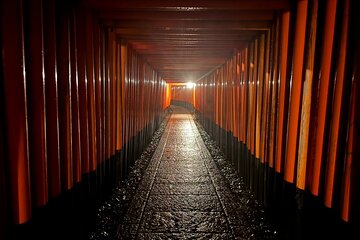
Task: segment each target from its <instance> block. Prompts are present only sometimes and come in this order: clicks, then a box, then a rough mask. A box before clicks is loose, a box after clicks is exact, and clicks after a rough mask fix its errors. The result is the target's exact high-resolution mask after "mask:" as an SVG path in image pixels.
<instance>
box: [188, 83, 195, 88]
mask: <svg viewBox="0 0 360 240" xmlns="http://www.w3.org/2000/svg"><path fill="white" fill-rule="evenodd" d="M194 85H195V84H194V83H192V82H188V83H186V87H187V88H193V87H194Z"/></svg>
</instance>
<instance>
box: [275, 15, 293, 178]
mask: <svg viewBox="0 0 360 240" xmlns="http://www.w3.org/2000/svg"><path fill="white" fill-rule="evenodd" d="M289 31H290V11H289V10H286V11H284V12H283V13H282V14H281V40H280V42H281V47H280V49H281V50H280V60H279V71H280V79H279V85H280V86H279V110H278V111H279V112H278V118H277V141H276V159H275V171H276V172H278V173H282V172H283V163H284V156H285V154H284V152H285V151H284V149H285V147H284V146H285V136H286V134H285V132H286V126H287V124H286V121H285V115H286V114H287V104H286V101H287V85H288V83H287V82H288V80H287V79H288V61H289V56H288V55H289Z"/></svg>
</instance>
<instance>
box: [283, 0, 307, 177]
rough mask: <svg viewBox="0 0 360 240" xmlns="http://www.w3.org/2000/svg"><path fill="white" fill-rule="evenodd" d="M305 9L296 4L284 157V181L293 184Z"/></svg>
mask: <svg viewBox="0 0 360 240" xmlns="http://www.w3.org/2000/svg"><path fill="white" fill-rule="evenodd" d="M307 7H308V2H307V0H299V1H298V2H297V12H296V24H295V37H294V53H293V65H292V78H291V79H290V81H291V82H290V86H291V90H290V91H291V92H290V108H289V121H288V122H289V125H288V134H287V142H286V155H285V156H286V157H285V180H286V181H288V182H290V183H292V182H294V174H295V165H296V153H297V147H298V146H297V144H298V129H299V116H300V99H301V98H300V96H301V91H302V77H303V63H304V47H305V34H306V17H307Z"/></svg>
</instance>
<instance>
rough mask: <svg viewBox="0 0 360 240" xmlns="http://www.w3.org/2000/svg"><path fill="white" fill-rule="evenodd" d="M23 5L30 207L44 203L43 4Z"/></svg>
mask: <svg viewBox="0 0 360 240" xmlns="http://www.w3.org/2000/svg"><path fill="white" fill-rule="evenodd" d="M25 4H26V10H27V11H25V12H26V18H25V26H26V35H25V43H26V52H25V53H26V55H25V59H26V66H27V71H26V73H27V99H28V124H29V130H28V133H29V153H30V158H29V160H30V166H31V179H32V181H31V186H32V189H33V190H32V192H33V194H32V196H33V199H34V201H35V202H34V204H35V205H36V206H37V207H39V206H42V205H44V204H45V203H46V202H47V201H48V178H47V149H46V146H47V145H46V141H47V140H46V107H45V83H46V76H45V68H44V31H43V1H42V0H35V1H25Z"/></svg>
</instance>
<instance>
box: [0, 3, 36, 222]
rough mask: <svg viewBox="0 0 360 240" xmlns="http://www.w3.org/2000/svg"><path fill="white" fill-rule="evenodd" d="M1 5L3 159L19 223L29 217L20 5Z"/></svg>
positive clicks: (14, 212)
mask: <svg viewBox="0 0 360 240" xmlns="http://www.w3.org/2000/svg"><path fill="white" fill-rule="evenodd" d="M1 5H2V9H1V17H2V21H1V24H2V27H1V29H2V33H1V41H2V68H3V69H2V70H3V88H4V90H3V91H4V99H5V103H4V105H5V117H4V122H5V124H6V126H7V128H6V130H5V142H6V149H7V152H6V157H7V163H8V166H9V173H8V174H9V185H10V187H9V189H10V194H11V204H12V218H13V222H14V223H15V224H21V223H24V222H26V221H27V220H29V218H30V216H31V201H30V181H29V177H30V176H29V158H28V136H27V130H28V129H27V107H26V93H25V89H26V76H25V73H26V69H25V55H24V53H25V49H24V33H23V6H22V1H14V0H4V1H3V2H2V3H1ZM9 23H11V24H9Z"/></svg>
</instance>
